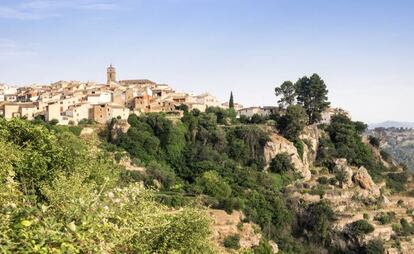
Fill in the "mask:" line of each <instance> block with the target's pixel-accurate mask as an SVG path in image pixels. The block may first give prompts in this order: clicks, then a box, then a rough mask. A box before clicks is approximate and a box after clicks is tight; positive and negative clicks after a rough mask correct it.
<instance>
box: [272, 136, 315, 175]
mask: <svg viewBox="0 0 414 254" xmlns="http://www.w3.org/2000/svg"><path fill="white" fill-rule="evenodd" d="M270 139H271V140H270V141H269V142H267V144H266V145H265V147H264V157H265V161H266V164H269V163H270V162H271V160H272V159H273V158H274V157H275V156H276V155H277V154H279V153H287V154H289V155H290V157H291V159H292V163H293V165H294V166H295V168H296V170H297V171H298V173H300V175H301V176H302V177H303V178H304V180H309V179H310V178H311V172H310V170H309V161H308V159H307V156H306V151H305V154H304V156H303V158H304V159H303V161H302V159H301V158H300V156H299V154H298V151H297V149H296V147H295V146H294V145H293V143H292V142H290V141H289V140H287V139H285V138H284V137H282V136H279V135H277V134H276V133H274V132H273V133H272V134H271V135H270Z"/></svg>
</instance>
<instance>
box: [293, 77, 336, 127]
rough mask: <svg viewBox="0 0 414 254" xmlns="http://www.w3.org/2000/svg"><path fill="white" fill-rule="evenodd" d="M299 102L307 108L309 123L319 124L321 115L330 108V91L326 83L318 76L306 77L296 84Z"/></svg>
mask: <svg viewBox="0 0 414 254" xmlns="http://www.w3.org/2000/svg"><path fill="white" fill-rule="evenodd" d="M295 88H296V94H297V98H296V99H297V101H298V103H299V104H300V105H302V106H303V107H304V108H305V111H306V114H307V115H308V117H309V123H310V124H314V123H317V122H318V121H319V120H320V119H321V113H322V112H323V111H324V110H325V109H326V108H328V107H329V105H330V103H329V102H328V90H327V88H326V85H325V82H324V81H323V80H322V79H321V78H320V77H319V76H318V75H317V74H313V75H312V76H311V77H310V78H308V77H306V76H304V77H303V78H300V79H299V80H298V81H297V82H296V83H295Z"/></svg>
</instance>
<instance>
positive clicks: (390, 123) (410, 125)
mask: <svg viewBox="0 0 414 254" xmlns="http://www.w3.org/2000/svg"><path fill="white" fill-rule="evenodd" d="M379 127H383V128H391V127H395V128H414V123H412V122H397V121H385V122H382V123H375V124H370V125H369V128H370V129H375V128H379Z"/></svg>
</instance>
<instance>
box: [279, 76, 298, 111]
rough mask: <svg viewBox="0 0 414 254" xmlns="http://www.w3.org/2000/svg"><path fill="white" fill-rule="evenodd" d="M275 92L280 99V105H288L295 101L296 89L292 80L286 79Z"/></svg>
mask: <svg viewBox="0 0 414 254" xmlns="http://www.w3.org/2000/svg"><path fill="white" fill-rule="evenodd" d="M275 94H276V96H277V97H279V96H280V99H279V100H278V101H277V102H278V103H279V106H280V107H283V108H284V107H288V106H290V105H293V104H294V103H295V97H296V90H295V86H294V85H293V83H292V82H291V81H285V82H283V84H282V85H281V86H280V87H276V88H275Z"/></svg>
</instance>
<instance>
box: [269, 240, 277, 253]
mask: <svg viewBox="0 0 414 254" xmlns="http://www.w3.org/2000/svg"><path fill="white" fill-rule="evenodd" d="M269 244H270V246H271V247H272V252H273V254H276V253H278V252H279V246H277V244H276V243H275V242H273V241H269Z"/></svg>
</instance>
